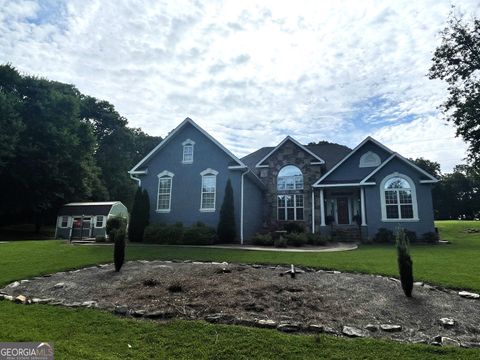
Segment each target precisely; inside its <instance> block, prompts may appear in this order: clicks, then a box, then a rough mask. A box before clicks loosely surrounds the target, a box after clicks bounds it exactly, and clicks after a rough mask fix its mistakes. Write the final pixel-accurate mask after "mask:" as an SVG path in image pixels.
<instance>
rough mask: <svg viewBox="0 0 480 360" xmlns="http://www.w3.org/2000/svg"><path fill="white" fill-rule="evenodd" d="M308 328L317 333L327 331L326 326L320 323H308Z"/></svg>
mask: <svg viewBox="0 0 480 360" xmlns="http://www.w3.org/2000/svg"><path fill="white" fill-rule="evenodd" d="M307 330H308V331H311V332H316V333H323V332H324V331H325V326H323V325H318V324H310V325H308V328H307Z"/></svg>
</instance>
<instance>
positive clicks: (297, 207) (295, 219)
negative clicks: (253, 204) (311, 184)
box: [277, 193, 305, 222]
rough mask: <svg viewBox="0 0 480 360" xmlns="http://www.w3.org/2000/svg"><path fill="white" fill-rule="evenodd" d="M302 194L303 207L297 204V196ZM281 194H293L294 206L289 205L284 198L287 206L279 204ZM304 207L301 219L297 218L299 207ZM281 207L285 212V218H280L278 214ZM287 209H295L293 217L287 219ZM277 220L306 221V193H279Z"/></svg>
mask: <svg viewBox="0 0 480 360" xmlns="http://www.w3.org/2000/svg"><path fill="white" fill-rule="evenodd" d="M299 195H300V196H302V197H303V199H302V203H303V205H302V207H300V206H297V196H299ZM279 196H293V206H287V202H286V200H285V199H284V205H285V206H283V207H282V206H278V197H279ZM300 208H301V209H302V219H301V220H299V219H297V209H300ZM279 209H283V211H284V213H285V220H280V217H279V216H278V213H279ZM287 209H294V211H293V219H287V217H288V216H287V214H288V211H287ZM277 220H278V221H286V222H288V221H305V196H304V193H301V194H288V193H281V194H280V193H277Z"/></svg>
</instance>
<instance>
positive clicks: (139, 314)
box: [132, 310, 146, 318]
mask: <svg viewBox="0 0 480 360" xmlns="http://www.w3.org/2000/svg"><path fill="white" fill-rule="evenodd" d="M145 313H146V311H145V310H134V311H132V316H133V317H137V318H138V317H142V316H144V315H145Z"/></svg>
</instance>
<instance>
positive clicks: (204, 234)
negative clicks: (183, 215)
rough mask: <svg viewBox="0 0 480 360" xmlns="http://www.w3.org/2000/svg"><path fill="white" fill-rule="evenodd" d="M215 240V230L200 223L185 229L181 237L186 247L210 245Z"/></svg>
mask: <svg viewBox="0 0 480 360" xmlns="http://www.w3.org/2000/svg"><path fill="white" fill-rule="evenodd" d="M215 239H216V233H215V229H213V228H211V227H209V226H207V225H205V224H203V223H201V222H197V223H196V224H194V225H192V226H190V227H188V228H186V229H185V233H184V235H183V243H184V244H186V245H211V244H213V243H215Z"/></svg>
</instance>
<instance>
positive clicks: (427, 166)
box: [409, 157, 442, 179]
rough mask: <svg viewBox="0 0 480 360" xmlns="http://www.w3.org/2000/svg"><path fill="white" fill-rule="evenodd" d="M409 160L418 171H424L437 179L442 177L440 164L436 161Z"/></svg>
mask: <svg viewBox="0 0 480 360" xmlns="http://www.w3.org/2000/svg"><path fill="white" fill-rule="evenodd" d="M409 160H410V161H411V162H413V163H414V164H415V165H417V166H418V167H419V168H420V169H422V170H425V171H426V172H427V173H429V174H430V175H433V176H435V177H436V178H437V179H439V178H440V177H441V176H442V172H441V171H440V164H439V163H438V162H436V161H430V160H428V159H425V158H423V157H419V158H416V159H409Z"/></svg>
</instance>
